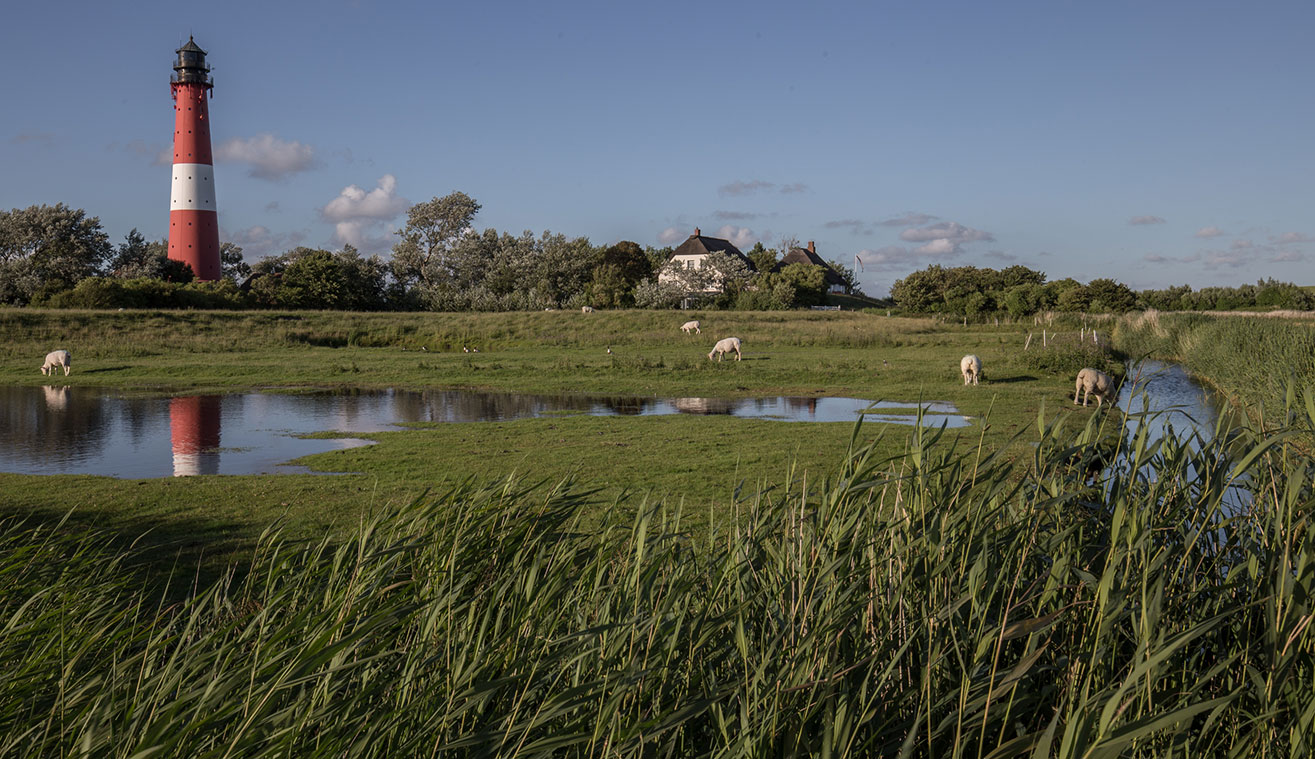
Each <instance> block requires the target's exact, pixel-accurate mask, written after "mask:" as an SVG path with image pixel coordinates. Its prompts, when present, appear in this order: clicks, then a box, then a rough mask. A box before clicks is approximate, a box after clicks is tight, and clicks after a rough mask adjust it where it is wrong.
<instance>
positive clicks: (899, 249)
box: [857, 245, 961, 271]
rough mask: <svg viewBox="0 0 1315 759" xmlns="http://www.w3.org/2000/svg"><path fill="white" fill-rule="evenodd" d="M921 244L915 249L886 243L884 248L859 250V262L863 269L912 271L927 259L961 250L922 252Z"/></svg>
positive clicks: (920, 266) (956, 252)
mask: <svg viewBox="0 0 1315 759" xmlns="http://www.w3.org/2000/svg"><path fill="white" fill-rule="evenodd" d="M926 247H927V246H925V245H924V246H922V247H920V248H916V249H912V250H911V249H909V248H906V247H904V246H903V245H887V246H885V247H884V248H877V249H876V250H860V251H859V252H858V256H857V257H858V260H859V261H860V262H861V268H862V269H863V270H865V271H866V270H868V269H875V270H878V271H912V270H914V269H920V268H922V267H923V266H925V265H926V264H928V263H930V261H929V260H928V259H931V258H944V257H945V255H951V256H954V255H958V254H959V253H960V252H961V251H958V250H956V251H954V252H952V253H948V254H945V255H940V254H933V253H927V252H923V248H926Z"/></svg>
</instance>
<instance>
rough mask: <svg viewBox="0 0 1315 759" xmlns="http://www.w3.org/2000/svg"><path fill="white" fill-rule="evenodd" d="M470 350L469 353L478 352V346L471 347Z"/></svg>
mask: <svg viewBox="0 0 1315 759" xmlns="http://www.w3.org/2000/svg"><path fill="white" fill-rule="evenodd" d="M470 352H471V353H479V348H471V349H470Z"/></svg>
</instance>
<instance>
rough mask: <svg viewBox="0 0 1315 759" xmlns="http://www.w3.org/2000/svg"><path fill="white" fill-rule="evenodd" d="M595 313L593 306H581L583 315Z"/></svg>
mask: <svg viewBox="0 0 1315 759" xmlns="http://www.w3.org/2000/svg"><path fill="white" fill-rule="evenodd" d="M593 312H594V307H593V306H580V313H582V314H592V313H593Z"/></svg>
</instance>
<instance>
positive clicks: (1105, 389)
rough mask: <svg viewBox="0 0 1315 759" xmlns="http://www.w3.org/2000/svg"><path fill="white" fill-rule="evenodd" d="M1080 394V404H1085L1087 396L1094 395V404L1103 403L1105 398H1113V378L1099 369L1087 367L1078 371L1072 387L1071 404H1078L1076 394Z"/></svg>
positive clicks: (1099, 404)
mask: <svg viewBox="0 0 1315 759" xmlns="http://www.w3.org/2000/svg"><path fill="white" fill-rule="evenodd" d="M1079 393H1081V394H1082V405H1083V406H1085V405H1087V396H1088V395H1095V396H1096V405H1097V406H1101V405H1104V402H1105V401H1106V400H1113V394H1114V380H1113V378H1111V377H1110V376H1109V375H1108V374H1106V373H1105V372H1102V371H1101V370H1099V369H1092V368H1091V367H1087V368H1086V369H1083V370H1082V371H1080V372H1078V380H1077V383H1076V385H1075V387H1074V388H1073V405H1074V406H1076V405H1077V404H1078V394H1079Z"/></svg>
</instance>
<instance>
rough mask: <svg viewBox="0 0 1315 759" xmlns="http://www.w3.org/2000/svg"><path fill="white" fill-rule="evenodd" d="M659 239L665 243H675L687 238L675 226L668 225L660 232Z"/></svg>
mask: <svg viewBox="0 0 1315 759" xmlns="http://www.w3.org/2000/svg"><path fill="white" fill-rule="evenodd" d="M657 239H658V242H660V243H662V244H663V245H675V244H676V243H678V242H680V241H681V240H684V239H685V234H684V233H683V232H681V231H680V230H679V229H676V228H675V227H667V228H666V229H664V230H662V231H661V232H659V233H658V238H657Z"/></svg>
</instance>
